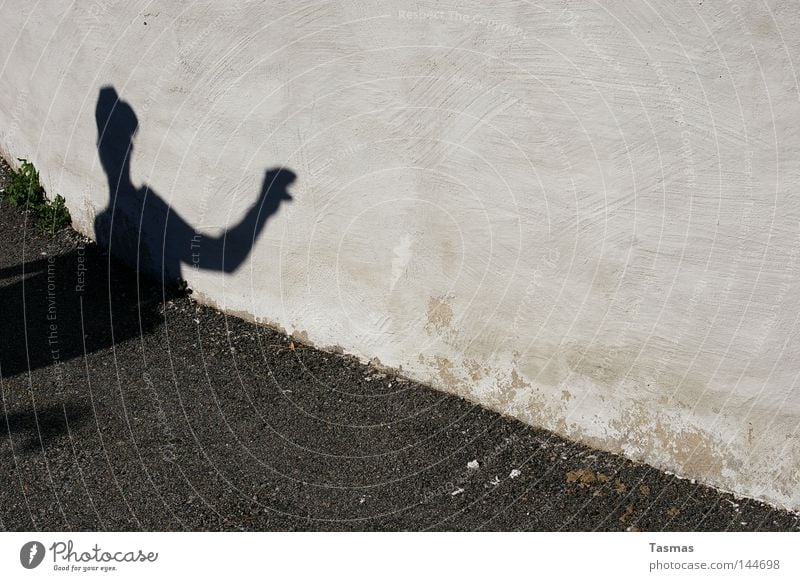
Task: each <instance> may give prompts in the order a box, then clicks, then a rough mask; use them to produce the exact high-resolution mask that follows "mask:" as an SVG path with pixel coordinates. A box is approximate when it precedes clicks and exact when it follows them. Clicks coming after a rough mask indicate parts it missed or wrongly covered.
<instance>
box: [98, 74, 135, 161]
mask: <svg viewBox="0 0 800 581" xmlns="http://www.w3.org/2000/svg"><path fill="white" fill-rule="evenodd" d="M94 118H95V122H96V123H97V150H98V153H99V155H100V162H101V163H102V164H103V168H104V169H105V171H106V173H108V174H109V175H114V174H119V173H120V171H121V169H122V168H123V167H124V166H125V164H126V162H127V160H128V157H129V155H130V151H131V150H132V149H133V138H134V137H135V135H136V131H137V130H138V128H139V120H138V119H137V118H136V113H134V111H133V108H132V107H131V106H130V105H128V103H126V102H125V101H120V99H119V95H118V94H117V91H116V89H114V87H109V86H106V87H103V88H102V89H100V94H99V95H98V97H97V105H96V107H95V111H94Z"/></svg>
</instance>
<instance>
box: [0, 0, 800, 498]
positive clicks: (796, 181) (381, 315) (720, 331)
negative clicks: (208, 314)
mask: <svg viewBox="0 0 800 581" xmlns="http://www.w3.org/2000/svg"><path fill="white" fill-rule="evenodd" d="M2 12H3V16H2V18H0V62H1V63H2V65H0V66H2V68H1V69H0V148H2V150H3V152H4V154H6V155H7V156H9V157H26V158H29V159H31V160H33V161H34V162H35V164H36V165H37V167H38V168H40V170H41V173H42V179H43V182H44V184H45V185H46V187H47V189H48V191H49V192H51V193H60V194H62V195H63V196H64V197H65V198H66V199H67V204H68V206H69V208H70V210H71V211H72V215H73V218H74V221H75V226H76V227H77V228H78V229H79V230H81V231H83V232H85V233H86V234H88V235H90V236H94V235H95V234H94V224H95V218H96V216H97V215H98V214H100V213H101V212H103V211H104V210H107V209H108V208H107V206H108V204H109V186H108V183H107V176H106V175H105V173H104V168H103V166H102V165H101V163H100V160H99V158H98V152H97V137H98V130H97V126H96V119H95V107H96V105H97V100H98V94H99V91H100V88H101V87H102V86H105V85H112V86H113V87H114V88H115V89H116V91H117V92H118V94H119V95H120V97H121V98H122V99H124V100H125V101H126V102H127V103H128V104H129V105H130V107H131V108H132V109H133V110H134V111H135V114H136V117H137V118H138V132H137V134H136V136H135V141H134V150H133V154H132V159H131V165H130V175H131V179H132V181H133V183H134V184H135V185H136V187H140V186H142V185H143V184H147V185H148V186H149V187H151V188H152V191H153V192H154V193H156V194H157V195H158V196H159V197H160V199H161V200H163V201H164V202H165V203H166V204H168V205H169V207H170V208H171V209H172V210H173V211H174V212H176V213H178V214H179V215H180V216H181V217H182V218H183V219H184V220H185V221H186V222H187V223H189V224H191V225H192V227H193V228H195V229H196V230H197V231H198V232H203V233H206V234H207V235H208V236H210V237H214V236H219V235H220V234H221V233H222V232H224V231H225V229H226V228H227V227H230V226H231V225H232V224H235V223H237V222H238V221H239V219H240V217H241V216H242V215H243V214H244V213H245V212H246V211H247V209H248V208H249V207H250V206H251V204H252V203H253V201H254V200H255V199H256V196H257V194H258V191H259V188H260V186H261V181H262V179H263V176H264V171H265V170H267V169H269V168H274V167H284V168H288V169H290V170H292V171H293V172H294V173H295V174H296V175H297V179H296V181H295V182H294V183H293V184H292V186H291V188H290V189H291V193H292V195H293V197H294V199H293V200H292V201H291V202H290V203H286V204H283V205H281V207H280V208H279V209H278V211H277V212H276V213H275V215H273V216H272V217H271V218H270V220H269V222H268V223H267V225H266V227H265V228H264V230H263V232H262V233H261V234H260V236H258V237H257V240H256V243H255V245H254V246H253V248H252V250H251V251H250V252H249V254H248V255H247V258H246V260H245V261H244V262H243V264H242V265H241V266H239V267H238V268H237V269H236V270H234V271H233V272H220V271H216V270H203V269H199V268H194V265H193V264H191V261H190V262H189V263H187V264H184V265H183V267H182V268H183V271H182V272H183V277H184V278H185V279H187V280H188V281H189V284H190V285H191V286H192V287H193V288H194V289H196V292H197V293H198V295H199V296H201V297H203V298H204V299H205V300H206V301H208V302H210V303H213V304H216V305H218V306H220V307H221V308H224V309H226V310H227V311H229V312H232V313H238V314H245V315H247V316H251V317H254V318H256V319H257V320H260V321H264V322H266V323H270V324H276V325H280V326H281V327H283V328H284V329H286V330H287V331H288V332H293V333H296V335H297V336H298V337H300V338H303V339H305V340H308V341H310V342H313V343H314V344H316V345H318V346H321V347H339V348H341V349H343V350H344V351H345V352H347V353H352V354H356V355H358V356H360V357H363V358H368V359H369V358H375V357H377V358H378V359H379V360H380V362H381V363H382V364H384V365H387V366H390V367H394V368H402V370H403V372H404V373H406V374H407V375H409V376H411V377H414V378H416V379H421V380H424V381H426V382H429V383H431V384H433V385H435V386H436V387H438V388H440V389H443V390H446V391H448V392H453V393H456V394H459V395H462V396H464V397H466V398H469V399H471V400H473V401H476V402H480V403H482V404H484V405H487V406H489V407H491V408H493V409H495V410H498V411H500V412H504V413H507V414H510V415H512V416H515V417H517V418H519V419H521V420H523V421H525V422H529V423H531V424H534V425H537V426H542V427H545V428H548V429H551V430H554V431H556V432H558V433H560V434H563V435H566V436H568V437H570V438H574V439H576V440H581V441H584V442H588V443H591V444H593V445H596V446H598V447H600V448H603V449H607V450H611V451H616V452H621V453H624V454H625V455H626V456H628V457H631V458H634V459H638V460H643V461H646V462H648V463H650V464H653V465H655V466H658V467H661V468H663V469H666V470H669V471H673V472H675V473H677V474H679V475H682V476H686V477H694V478H698V479H701V480H702V481H704V482H707V483H710V484H713V485H716V486H719V487H721V488H724V489H727V490H731V491H734V492H737V493H740V494H743V495H747V496H751V497H757V498H761V499H765V500H768V501H770V502H772V503H775V504H777V505H780V506H784V507H790V508H794V509H800V430H798V425H799V424H800V390H798V387H797V385H796V382H797V379H798V373H799V372H800V357H798V355H797V354H798V351H799V350H800V335H799V334H798V330H799V327H798V316H800V276H799V275H798V249H799V248H800V197H798V194H797V191H798V186H800V123H799V122H798V121H800V90H799V89H798V79H797V74H796V70H795V66H796V65H798V64H800V13H798V12H797V9H796V3H794V2H783V1H773V0H771V1H768V2H765V3H762V2H739V3H737V2H725V1H722V2H696V1H691V2H689V1H682V0H668V1H666V2H661V3H655V4H653V3H639V2H636V3H631V2H622V1H618V2H616V1H615V2H602V3H599V2H582V1H581V2H577V1H575V2H572V1H549V0H548V1H545V2H538V3H533V2H525V1H518V0H512V1H510V2H504V3H502V4H501V5H498V6H496V7H493V8H487V7H486V6H485V3H484V2H478V1H472V0H469V1H467V0H462V1H459V2H414V3H412V2H403V1H402V0H400V1H399V2H394V1H393V2H377V1H360V0H356V1H352V2H350V1H347V2H344V1H342V2H339V1H337V2H330V3H326V2H299V3H298V2H289V1H275V2H270V3H266V4H262V3H259V2H230V1H228V0H224V1H223V0H205V1H199V2H162V3H155V2H142V1H130V2H94V3H92V2H88V1H87V2H81V3H77V4H73V3H64V2H57V1H55V0H46V1H42V2H37V3H22V4H20V3H17V5H15V6H13V7H12V6H10V5H4V6H3V8H2ZM131 191H132V192H133V191H137V192H141V191H143V190H141V189H139V190H131Z"/></svg>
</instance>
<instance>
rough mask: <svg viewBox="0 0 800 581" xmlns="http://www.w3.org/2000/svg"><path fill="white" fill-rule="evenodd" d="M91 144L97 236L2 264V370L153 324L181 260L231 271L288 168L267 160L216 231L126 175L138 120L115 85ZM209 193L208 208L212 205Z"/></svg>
mask: <svg viewBox="0 0 800 581" xmlns="http://www.w3.org/2000/svg"><path fill="white" fill-rule="evenodd" d="M95 121H96V123H97V131H98V138H97V152H98V155H99V157H100V162H101V164H102V167H103V170H104V171H105V173H106V177H107V180H108V206H107V207H106V208H105V209H104V210H103V211H102V212H101V213H100V214H98V215H97V217H96V219H95V224H94V231H95V238H96V240H97V243H98V244H97V245H95V244H88V245H85V246H81V247H79V248H76V249H75V250H73V251H71V252H65V253H62V254H60V255H58V256H55V257H50V258H46V259H40V260H36V261H31V262H25V263H23V264H19V265H16V266H12V267H6V268H0V304H2V305H3V308H2V309H0V325H2V329H3V332H4V335H5V336H6V337H10V338H12V340H9V341H4V342H3V343H2V345H0V376H1V377H6V378H7V377H11V376H13V375H16V374H18V373H22V372H25V371H28V370H34V369H38V368H41V367H52V368H55V367H56V366H58V365H60V364H62V363H64V362H65V361H67V360H69V359H72V358H74V357H79V356H81V355H83V354H84V353H91V352H94V351H97V350H100V349H105V348H108V347H112V346H114V345H117V344H119V343H120V342H122V341H125V340H127V339H131V338H134V337H138V336H139V335H140V334H142V333H147V332H149V331H151V330H152V329H153V328H154V327H155V326H156V325H157V324H158V323H159V322H160V321H161V320H163V315H162V314H161V312H160V309H159V307H160V305H161V304H163V303H164V302H166V301H168V300H170V299H171V298H174V297H175V296H177V295H178V294H180V293H181V292H183V288H182V285H181V282H182V281H181V277H182V274H183V272H182V268H183V267H190V268H200V269H206V270H212V271H219V272H225V273H230V272H234V271H235V270H236V269H237V268H239V267H240V266H241V265H242V264H243V263H244V261H245V259H246V258H247V256H248V255H249V253H250V251H251V249H252V247H253V245H254V244H255V241H256V240H257V239H258V237H259V235H260V234H261V232H262V231H263V229H264V227H265V225H266V223H267V221H268V220H269V218H270V217H271V216H273V215H274V214H275V213H276V212H277V211H278V209H279V207H280V206H281V204H282V203H283V202H286V201H289V200H291V199H292V197H291V195H290V194H289V192H288V190H287V188H288V187H289V185H290V184H291V183H292V182H293V181H294V180H295V177H296V176H295V174H294V173H293V172H292V171H290V170H288V169H284V168H272V169H268V170H267V171H266V173H265V176H264V181H263V184H262V186H261V190H260V192H259V193H258V197H257V199H256V200H255V202H254V203H253V204H252V205H251V206H250V207H249V209H248V210H247V211H246V212H245V214H244V216H243V217H242V219H241V220H240V221H239V222H238V223H237V224H236V225H234V226H232V227H230V228H228V229H227V230H226V231H225V232H223V233H222V234H220V235H219V236H210V235H207V234H204V233H202V232H199V231H197V230H196V229H195V228H193V227H192V226H191V225H190V224H189V223H188V222H187V221H186V220H185V219H184V218H183V217H181V216H180V215H179V214H178V213H177V212H175V211H174V210H173V209H172V208H170V206H169V204H168V203H167V202H165V201H164V200H163V198H161V197H160V196H159V195H158V194H157V193H156V192H155V191H154V190H153V189H152V188H150V187H149V186H147V185H142V186H136V185H134V184H133V181H132V179H131V174H130V164H131V156H132V153H133V142H134V137H135V135H136V132H137V129H138V120H137V117H136V114H135V113H134V111H133V108H132V107H131V106H130V105H129V104H128V103H126V102H125V101H122V100H120V99H119V96H118V95H117V92H116V91H115V90H114V88H113V87H103V88H102V89H101V90H100V94H99V97H98V100H97V106H96V109H95ZM221 202H222V201H221V200H212V201H211V202H210V203H209V209H208V211H210V212H211V211H217V210H218V208H219V207H220V205H221Z"/></svg>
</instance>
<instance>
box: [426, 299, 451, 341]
mask: <svg viewBox="0 0 800 581" xmlns="http://www.w3.org/2000/svg"><path fill="white" fill-rule="evenodd" d="M452 322H453V308H452V307H451V306H450V304H449V303H448V302H447V297H431V298H430V300H429V301H428V324H427V325H425V328H426V329H428V331H431V329H434V330H436V331H438V332H439V334H444V333H447V332H448V331H450V330H451V328H450V325H451V323H452Z"/></svg>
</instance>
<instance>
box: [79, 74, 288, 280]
mask: <svg viewBox="0 0 800 581" xmlns="http://www.w3.org/2000/svg"><path fill="white" fill-rule="evenodd" d="M95 120H96V122H97V136H98V137H97V152H98V155H99V157H100V162H101V164H102V166H103V170H104V171H105V173H106V177H107V178H108V194H109V199H108V207H107V208H106V209H105V210H104V211H103V212H102V213H100V214H98V215H97V217H96V218H95V224H94V230H95V236H96V239H97V242H98V244H100V245H101V246H103V247H105V248H107V249H108V251H109V253H110V254H113V255H114V256H116V257H117V258H119V259H121V260H122V261H123V262H127V263H128V264H129V265H131V266H133V267H135V268H136V270H137V272H149V273H151V274H155V275H158V276H159V278H160V280H161V283H162V285H163V286H162V288H164V289H170V288H173V286H174V285H177V284H179V283H180V281H181V275H182V271H181V265H183V264H185V265H188V266H192V267H196V268H201V269H205V270H215V271H220V272H226V273H230V272H234V271H235V270H236V269H237V268H239V266H241V265H242V263H243V262H244V261H245V259H246V258H247V256H248V255H249V253H250V250H251V249H252V247H253V245H254V244H255V242H256V240H257V238H258V236H259V234H260V233H261V231H262V230H263V229H264V226H265V224H266V223H267V220H268V219H269V218H270V216H272V215H273V214H275V212H277V211H278V208H279V207H280V205H281V203H282V202H285V201H290V200H291V199H292V196H291V195H290V194H289V192H288V191H287V188H288V187H289V186H290V185H291V184H292V182H294V180H295V179H296V175H295V174H294V172H292V171H291V170H288V169H285V168H273V169H269V170H267V171H266V174H265V176H264V182H263V185H262V187H261V192H260V193H259V196H258V198H257V199H256V201H255V202H254V203H253V205H252V206H250V208H249V209H248V210H247V212H246V213H245V214H244V216H243V217H242V219H241V220H240V221H239V223H238V224H236V225H235V226H232V227H230V228H228V229H227V230H226V231H225V232H223V233H222V234H221V235H219V236H209V235H208V234H204V233H202V232H198V231H196V230H195V228H193V227H192V226H191V225H190V224H189V223H187V222H186V220H185V219H184V218H183V217H181V216H180V215H179V214H178V213H177V212H175V210H174V209H173V208H171V207H170V205H169V204H168V203H167V202H165V201H164V200H163V199H162V198H161V197H160V196H159V195H158V194H157V193H156V192H155V191H153V190H152V189H151V188H150V187H149V186H148V185H142V186H140V187H137V186H135V185H134V184H133V182H132V181H131V170H130V164H131V156H132V152H133V141H134V138H135V136H136V132H137V130H138V120H137V118H136V114H135V113H134V110H133V108H132V107H131V106H130V105H129V104H128V103H127V102H125V101H122V100H120V98H119V96H118V95H117V91H116V90H115V89H114V88H113V87H111V86H106V87H103V88H102V89H100V94H99V96H98V99H97V107H96V109H95Z"/></svg>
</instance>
